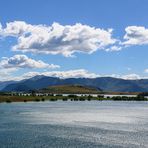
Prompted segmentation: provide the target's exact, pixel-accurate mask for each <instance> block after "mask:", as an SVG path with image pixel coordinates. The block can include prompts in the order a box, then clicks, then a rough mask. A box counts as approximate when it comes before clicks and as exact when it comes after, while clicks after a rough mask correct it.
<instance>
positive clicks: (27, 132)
mask: <svg viewBox="0 0 148 148" xmlns="http://www.w3.org/2000/svg"><path fill="white" fill-rule="evenodd" d="M40 147H41V148H44V147H47V148H49V147H57V148H67V147H70V148H71V147H72V148H75V147H76V148H83V147H85V148H94V147H103V148H111V147H113V148H114V147H115V148H120V147H121V148H123V147H126V148H144V147H145V148H146V147H148V102H123V101H121V102H113V101H102V102H99V101H82V102H80V101H79V102H71V101H66V102H64V101H57V102H48V101H47V102H37V103H35V102H32V103H10V104H6V103H2V104H0V148H40Z"/></svg>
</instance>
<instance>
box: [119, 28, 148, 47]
mask: <svg viewBox="0 0 148 148" xmlns="http://www.w3.org/2000/svg"><path fill="white" fill-rule="evenodd" d="M125 31H126V34H125V36H124V39H125V40H126V41H124V42H123V43H122V44H123V45H144V44H148V29H147V28H145V27H142V26H128V27H126V28H125Z"/></svg>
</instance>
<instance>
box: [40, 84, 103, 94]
mask: <svg viewBox="0 0 148 148" xmlns="http://www.w3.org/2000/svg"><path fill="white" fill-rule="evenodd" d="M100 91H101V90H100V89H96V88H92V87H88V86H82V85H57V86H49V87H47V88H44V89H41V90H40V92H44V93H46V92H48V93H57V94H60V93H61V94H65V93H68V94H97V93H99V92H100Z"/></svg>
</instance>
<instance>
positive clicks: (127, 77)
mask: <svg viewBox="0 0 148 148" xmlns="http://www.w3.org/2000/svg"><path fill="white" fill-rule="evenodd" d="M121 78H122V79H126V80H136V79H141V78H142V77H141V76H139V75H138V74H135V73H132V74H127V75H123V76H121Z"/></svg>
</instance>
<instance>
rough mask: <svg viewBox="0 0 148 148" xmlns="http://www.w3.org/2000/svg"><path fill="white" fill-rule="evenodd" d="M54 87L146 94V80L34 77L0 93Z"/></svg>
mask: <svg viewBox="0 0 148 148" xmlns="http://www.w3.org/2000/svg"><path fill="white" fill-rule="evenodd" d="M56 85H82V86H90V87H95V88H98V89H101V90H103V91H110V92H146V91H148V79H141V80H124V79H118V78H112V77H99V78H68V79H60V78H56V77H47V76H35V77H33V78H30V79H26V80H23V81H20V82H17V83H13V84H12V83H11V84H8V85H7V86H6V87H5V88H4V89H3V90H2V91H29V90H35V89H42V88H46V87H49V86H56Z"/></svg>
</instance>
